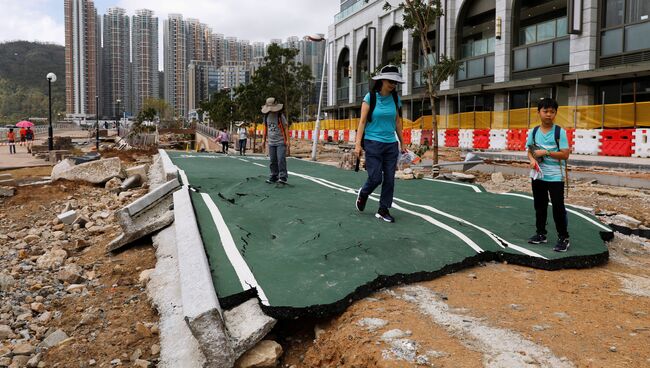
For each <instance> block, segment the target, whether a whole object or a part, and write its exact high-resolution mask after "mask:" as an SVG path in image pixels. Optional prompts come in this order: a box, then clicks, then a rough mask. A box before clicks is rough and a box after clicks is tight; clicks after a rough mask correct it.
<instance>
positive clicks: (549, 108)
mask: <svg viewBox="0 0 650 368" xmlns="http://www.w3.org/2000/svg"><path fill="white" fill-rule="evenodd" d="M557 109H558V104H557V102H556V101H555V100H554V99H552V98H544V99H542V100H540V101H539V103H538V104H537V113H538V114H539V118H540V120H541V122H542V123H541V125H540V126H538V127H536V128H534V129H531V130H530V132H528V140H527V141H526V146H527V147H529V149H528V158H529V160H530V167H531V169H533V170H536V169H537V168H539V171H541V175H540V176H539V177H538V178H534V179H533V180H532V188H533V199H534V205H535V218H536V221H535V225H536V233H535V235H533V236H531V237H530V238H529V239H528V242H529V243H531V244H540V243H546V242H547V238H546V217H547V210H548V200H549V196H550V198H551V203H552V205H553V206H552V207H553V221H554V222H555V229H556V230H557V234H558V240H557V243H556V244H555V248H553V250H554V251H556V252H566V251H567V250H568V249H569V232H568V220H567V214H566V208H565V207H564V174H563V166H564V165H566V160H568V158H569V152H570V148H569V142H568V139H567V135H566V131H565V130H564V129H562V128H561V127H559V126H557V125H555V124H554V123H553V122H554V120H555V116H556V115H557ZM563 161H564V162H563Z"/></svg>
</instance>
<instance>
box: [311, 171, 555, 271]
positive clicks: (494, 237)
mask: <svg viewBox="0 0 650 368" xmlns="http://www.w3.org/2000/svg"><path fill="white" fill-rule="evenodd" d="M319 179H320V178H319ZM320 180H321V181H323V182H324V183H327V184H329V185H330V186H338V187H340V188H341V189H345V190H346V192H348V193H352V194H355V195H356V193H357V192H356V191H355V190H352V189H351V188H348V187H345V186H343V185H340V184H337V183H334V182H331V181H328V180H326V179H320ZM373 196H375V197H378V195H377V194H374V193H373ZM370 198H372V197H370ZM373 200H374V198H373ZM393 200H394V201H396V202H401V203H404V204H408V205H411V206H415V207H420V208H424V209H426V210H428V211H431V212H433V213H437V214H439V215H441V216H445V217H447V218H450V219H452V220H455V221H459V222H462V223H464V224H466V225H469V226H472V227H474V228H476V229H478V230H479V231H481V232H483V233H484V234H486V235H487V236H489V237H490V238H491V239H492V240H493V241H494V242H495V243H496V244H497V245H498V246H500V247H501V248H504V249H505V248H506V247H505V246H504V245H503V244H506V245H507V246H508V247H509V248H512V249H513V250H516V251H518V252H520V253H523V254H526V255H528V256H531V257H537V258H542V259H547V258H546V257H544V256H542V255H541V254H538V253H536V252H534V251H532V250H529V249H526V248H524V247H522V246H519V245H517V244H513V243H510V242H509V241H507V240H505V239H503V238H501V237H500V236H498V235H496V234H494V233H493V232H491V231H490V230H488V229H485V228H483V227H480V226H478V225H475V224H473V223H471V222H469V221H467V220H465V219H462V218H460V217H457V216H454V215H452V214H449V213H447V212H443V211H440V210H438V209H437V208H434V207H431V206H427V205H421V204H417V203H413V202H409V201H406V200H403V199H401V198H397V197H395V198H393Z"/></svg>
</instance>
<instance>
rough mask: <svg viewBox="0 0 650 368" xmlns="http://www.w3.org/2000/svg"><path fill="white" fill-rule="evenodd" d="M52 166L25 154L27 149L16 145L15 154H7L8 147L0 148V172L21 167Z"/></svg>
mask: <svg viewBox="0 0 650 368" xmlns="http://www.w3.org/2000/svg"><path fill="white" fill-rule="evenodd" d="M41 143H43V141H42V140H38V139H37V140H36V141H34V144H35V145H38V144H41ZM34 166H52V165H51V164H50V163H49V162H47V161H45V160H42V159H39V158H36V157H34V156H32V155H31V154H30V153H27V147H25V146H20V145H18V144H16V154H15V155H10V154H9V146H2V147H0V170H6V169H19V168H22V167H34Z"/></svg>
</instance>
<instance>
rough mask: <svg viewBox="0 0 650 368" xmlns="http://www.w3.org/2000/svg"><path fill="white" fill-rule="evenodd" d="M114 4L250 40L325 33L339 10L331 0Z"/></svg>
mask: <svg viewBox="0 0 650 368" xmlns="http://www.w3.org/2000/svg"><path fill="white" fill-rule="evenodd" d="M116 5H117V6H120V7H122V8H125V9H126V10H127V13H128V14H134V12H135V10H136V9H143V8H145V9H151V10H153V11H154V12H155V13H156V16H158V18H159V19H160V20H161V21H162V20H163V19H166V18H167V16H168V15H169V14H171V13H178V14H182V15H183V17H184V18H197V19H199V20H200V21H201V22H202V23H205V24H207V25H208V26H209V27H210V28H212V31H213V32H215V33H221V34H224V35H225V36H232V37H237V38H239V39H246V40H249V41H264V42H268V41H269V40H270V39H272V38H281V39H286V38H287V37H289V36H298V37H303V36H305V35H308V34H314V33H325V34H327V27H328V26H329V25H330V24H331V23H332V22H333V21H334V15H335V14H336V13H337V12H338V10H339V5H340V2H339V1H332V0H274V1H262V0H218V1H214V0H193V1H178V0H119V1H116Z"/></svg>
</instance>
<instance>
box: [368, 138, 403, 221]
mask: <svg viewBox="0 0 650 368" xmlns="http://www.w3.org/2000/svg"><path fill="white" fill-rule="evenodd" d="M363 145H364V150H365V151H366V171H367V172H368V180H366V183H365V184H363V187H361V196H363V197H368V196H369V195H370V194H371V193H372V192H373V191H374V190H375V189H376V188H377V187H378V186H379V185H380V184H381V197H380V199H379V208H383V209H389V208H391V206H392V205H393V192H394V191H395V169H396V168H397V159H398V157H399V145H398V143H397V142H393V143H383V142H377V141H371V140H369V139H364V141H363Z"/></svg>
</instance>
